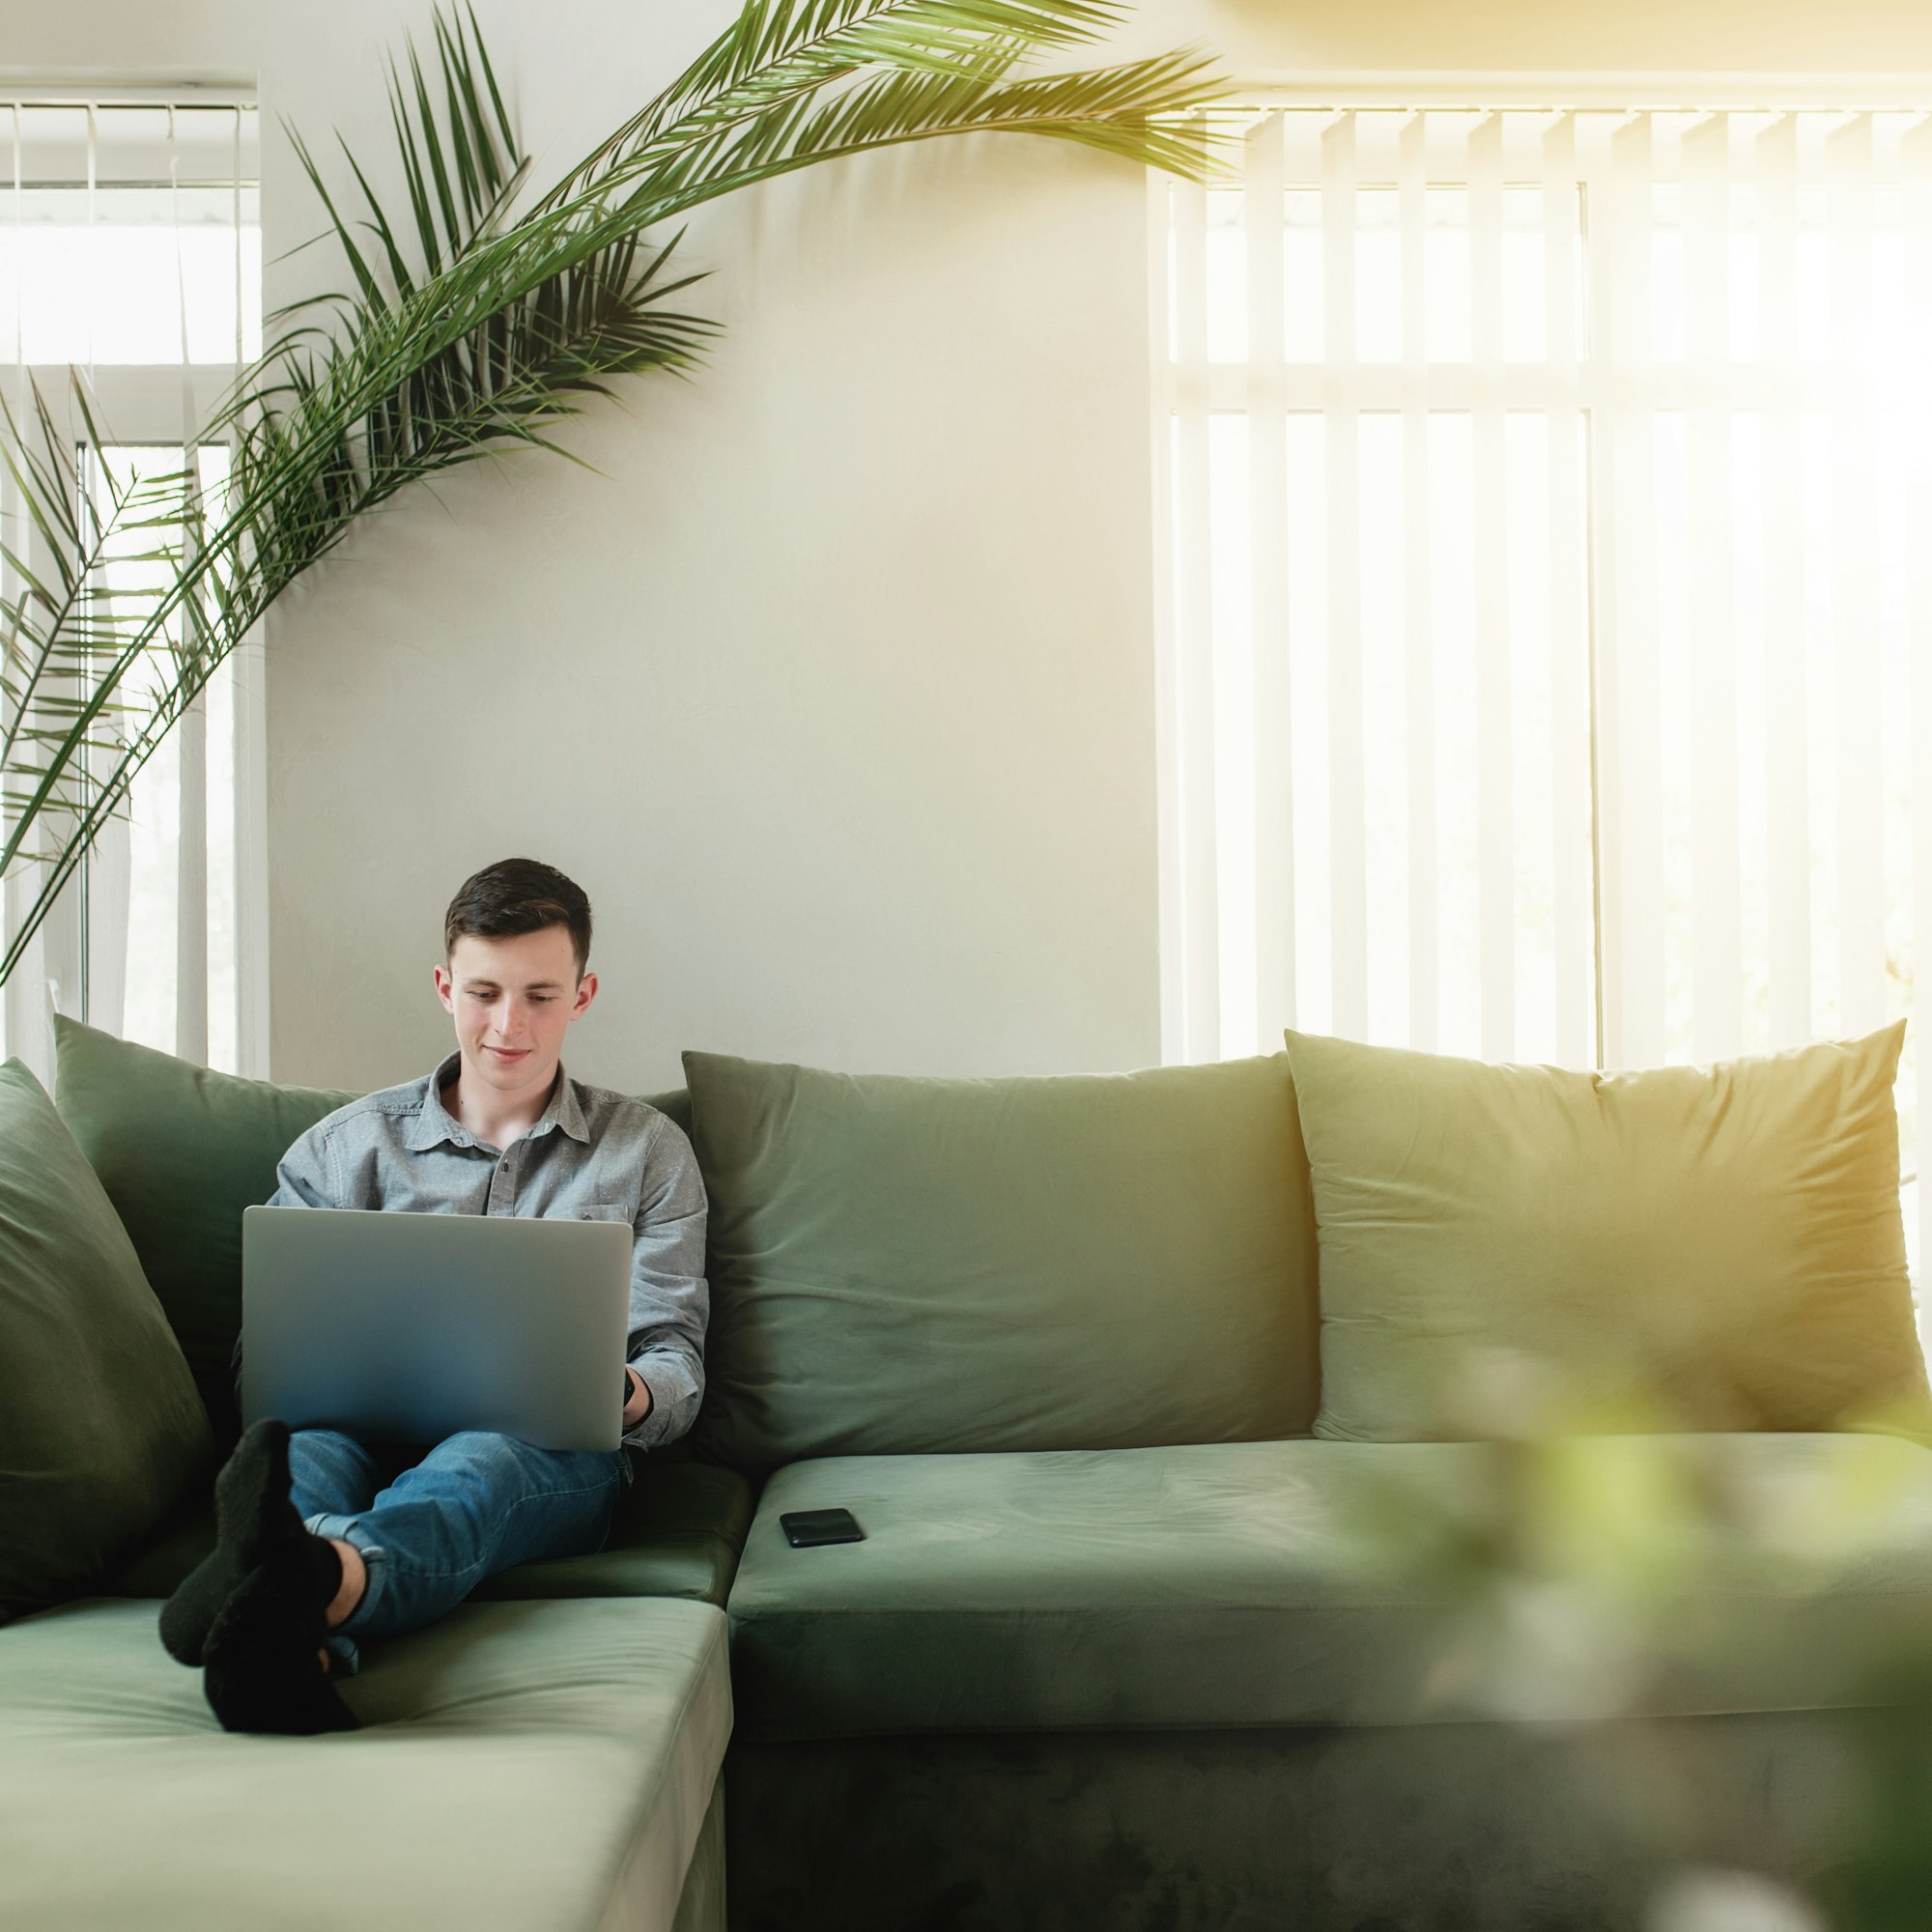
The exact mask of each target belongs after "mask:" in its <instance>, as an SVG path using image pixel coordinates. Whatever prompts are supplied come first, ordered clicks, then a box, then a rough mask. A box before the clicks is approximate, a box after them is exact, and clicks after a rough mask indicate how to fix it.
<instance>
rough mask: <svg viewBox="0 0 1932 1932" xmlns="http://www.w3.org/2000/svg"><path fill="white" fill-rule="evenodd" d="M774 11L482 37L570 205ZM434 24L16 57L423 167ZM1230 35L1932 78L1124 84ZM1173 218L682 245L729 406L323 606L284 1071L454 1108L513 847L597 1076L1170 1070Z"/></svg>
mask: <svg viewBox="0 0 1932 1932" xmlns="http://www.w3.org/2000/svg"><path fill="white" fill-rule="evenodd" d="M25 5H26V0H0V6H4V7H5V8H6V9H7V10H8V11H9V12H11V11H13V10H15V9H22V8H24V7H25ZM729 11H731V9H730V7H729V5H728V4H726V0H674V4H673V0H653V4H639V0H567V4H564V3H563V0H560V4H556V5H554V6H551V7H547V8H545V9H543V10H541V11H539V10H533V9H531V8H529V7H527V6H526V5H524V6H520V5H517V4H514V0H486V3H485V4H484V5H483V6H482V7H481V8H480V12H481V14H482V17H483V20H484V24H485V29H486V32H487V33H488V35H489V37H490V40H491V43H492V46H493V48H494V49H495V50H496V52H497V57H498V60H499V63H500V65H501V67H502V69H503V71H504V73H505V77H506V79H508V81H509V82H510V84H511V88H512V93H513V98H514V99H515V101H516V102H517V104H518V105H519V107H520V110H521V116H522V121H523V126H524V129H525V133H526V139H527V140H529V141H530V143H531V144H532V145H533V146H534V147H535V148H536V150H537V151H538V152H539V154H541V155H543V156H545V157H546V158H547V159H548V160H549V161H550V162H551V163H552V164H553V165H560V164H562V163H563V162H565V161H567V160H568V159H571V158H574V157H575V156H576V155H577V154H578V153H579V152H580V151H582V150H583V149H585V148H587V147H588V146H589V145H590V144H591V143H592V142H593V141H594V140H595V139H596V138H598V137H599V136H601V135H602V134H603V133H604V132H606V131H607V130H608V129H609V128H611V127H612V126H614V125H615V124H616V123H617V122H618V121H619V120H620V119H621V118H622V117H623V116H624V115H625V114H626V113H627V112H628V111H629V110H630V109H632V108H633V107H634V106H635V105H637V104H638V103H639V102H640V101H641V100H642V99H644V98H646V97H647V95H648V94H649V93H650V92H651V91H652V90H653V89H654V88H655V87H656V86H658V85H659V84H661V83H662V81H663V80H664V79H666V78H667V77H668V76H669V75H670V74H671V73H672V72H674V71H677V70H678V69H679V68H681V67H682V66H683V64H684V63H685V61H686V60H687V59H688V58H689V57H690V56H691V54H692V53H693V52H695V51H696V48H697V46H698V45H699V44H701V43H702V42H703V40H705V39H706V38H708V36H709V34H710V33H711V32H713V31H715V30H716V28H717V27H718V26H719V25H721V24H722V23H723V21H724V20H725V17H726V16H727V14H728V13H729ZM157 13H158V14H160V15H161V16H162V17H165V18H167V19H168V21H169V25H170V29H171V32H170V33H169V34H165V35H160V36H157V35H156V31H155V28H154V21H155V18H156V14H157ZM426 18H427V8H426V6H422V7H419V6H417V5H414V4H403V0H341V3H340V4H337V5H334V6H331V7H329V8H327V9H317V8H313V7H310V6H307V5H296V4H294V0H280V4H278V5H276V6H275V7H273V8H271V9H270V10H268V11H266V12H264V13H253V12H251V13H248V14H242V13H241V11H240V10H239V8H237V7H236V6H234V5H233V4H232V0H196V4H194V5H192V6H183V5H181V4H180V0H176V6H175V7H174V9H173V10H172V11H171V10H169V9H160V10H155V9H137V8H134V7H132V6H131V5H130V4H129V0H78V4H76V5H73V6H71V7H69V8H66V9H63V10H58V11H57V10H53V9H47V8H41V7H38V6H36V7H34V8H33V9H32V13H31V18H30V21H29V23H28V25H27V28H26V30H25V31H24V32H23V33H14V32H12V31H11V25H10V31H9V33H8V35H7V37H6V38H5V40H4V42H0V44H4V47H5V54H4V58H5V59H6V60H7V61H8V62H9V64H10V65H14V64H18V65H20V66H24V67H27V68H31V69H33V70H34V71H38V72H43V73H45V72H56V71H72V72H80V71H105V70H106V69H111V68H112V67H113V65H114V63H115V61H116V60H117V59H119V58H120V57H121V56H120V51H119V50H121V49H124V48H125V49H126V60H127V63H128V67H129V68H133V69H138V68H140V67H141V65H142V64H143V63H144V62H145V63H147V64H150V65H154V64H156V63H162V64H168V65H172V66H173V67H174V69H175V70H176V71H183V70H182V63H184V62H185V63H186V64H187V69H188V70H192V69H193V68H194V67H195V66H196V64H197V63H199V64H200V67H201V69H202V71H206V72H208V73H210V74H212V75H219V76H223V77H225V76H227V75H228V74H229V73H231V72H232V71H234V69H235V67H236V65H237V64H238V62H240V63H241V65H243V66H247V65H250V64H252V65H256V66H258V67H259V73H260V85H261V89H262V94H263V98H264V101H265V104H266V105H267V106H268V107H269V108H270V109H271V110H273V111H275V112H278V113H283V114H288V115H291V116H292V117H293V118H294V119H295V120H296V121H297V123H298V125H299V126H300V127H302V128H303V129H304V130H305V131H307V132H308V133H309V134H310V135H311V137H320V136H324V135H326V133H327V130H328V128H330V127H331V126H335V127H339V128H342V129H343V131H344V132H346V133H349V134H350V135H351V136H352V138H355V139H356V140H358V141H359V142H361V143H363V144H365V145H366V146H367V147H368V148H369V150H370V151H371V152H372V153H379V152H380V151H381V147H382V138H383V137H382V133H381V123H382V118H383V112H384V110H383V102H382V96H381V76H380V67H379V62H380V56H381V53H382V51H383V50H384V48H385V47H389V46H393V45H394V44H395V43H396V42H397V40H398V38H399V35H400V33H401V31H402V30H403V29H404V28H405V27H406V26H409V25H415V26H417V27H418V29H420V26H421V24H422V22H423V21H424V20H426ZM251 37H252V38H251ZM1190 38H1198V39H1202V40H1205V41H1207V42H1208V43H1210V44H1212V45H1214V46H1216V47H1217V48H1219V49H1220V50H1221V51H1222V52H1223V53H1224V55H1225V57H1226V58H1227V60H1228V62H1229V64H1230V65H1231V66H1232V67H1234V68H1235V69H1236V71H1242V72H1246V73H1251V74H1256V75H1262V74H1265V75H1267V76H1269V77H1276V78H1279V77H1286V76H1290V75H1293V74H1296V73H1308V72H1318V71H1360V70H1365V69H1383V68H1385V69H1392V70H1401V71H1416V70H1423V69H1431V68H1439V69H1447V70H1456V69H1461V70H1466V71H1479V72H1493V71H1503V70H1509V69H1520V70H1524V71H1584V70H1589V69H1592V68H1598V69H1614V70H1618V71H1633V70H1640V71H1653V72H1657V71H1673V70H1696V71H1732V70H1775V69H1782V70H1785V71H1792V72H1808V71H1817V70H1831V71H1892V70H1896V69H1900V68H1917V69H1920V70H1932V11H1928V10H1925V9H1923V8H1922V7H1919V6H1918V5H1916V4H1915V5H1912V6H1906V5H1902V4H1890V3H1889V0H1850V3H1849V4H1841V5H1833V6H1829V7H1828V6H1825V5H1822V4H1810V3H1809V0H1782V4H1771V5H1757V4H1753V5H1750V6H1748V7H1747V6H1746V5H1745V4H1743V0H1724V4H1721V5H1718V4H1701V5H1684V4H1670V0H1626V4H1621V5H1618V6H1614V7H1613V6H1611V5H1609V4H1607V0H1605V4H1595V5H1589V6H1582V5H1573V6H1565V7H1549V6H1548V5H1547V4H1546V0H1486V4H1480V5H1476V4H1469V5H1459V6H1456V7H1453V8H1451V7H1443V6H1441V5H1439V4H1435V0H1400V4H1392V3H1391V0H1382V4H1364V0H1311V4H1308V5H1305V6H1296V7H1293V8H1291V7H1288V6H1285V5H1282V4H1280V0H1151V4H1149V5H1147V6H1145V7H1144V8H1143V9H1142V12H1141V15H1140V17H1139V18H1138V19H1137V20H1136V21H1135V22H1134V23H1133V25H1132V28H1131V30H1130V33H1129V35H1128V36H1127V37H1126V38H1125V39H1124V40H1123V42H1122V45H1123V46H1126V47H1131V48H1132V49H1133V50H1136V51H1141V50H1147V49H1149V48H1151V47H1152V46H1155V45H1162V44H1168V43H1175V42H1179V41H1182V40H1186V39H1190ZM268 166H269V176H268V192H267V193H266V195H265V205H266V208H267V211H268V213H267V219H268V222H269V228H270V234H269V252H270V254H271V255H272V254H273V253H274V252H276V251H277V249H279V248H282V247H286V246H287V245H289V244H290V243H291V242H293V241H297V240H299V239H301V237H302V236H304V235H305V234H307V233H308V232H309V231H310V229H311V227H312V225H313V224H312V220H311V217H310V214H309V213H308V210H307V206H306V204H305V202H304V200H303V198H302V195H303V191H302V190H301V189H300V187H299V185H298V182H297V181H296V180H295V178H294V176H293V171H292V166H291V161H290V157H289V156H288V155H287V153H286V152H285V151H281V150H271V152H270V158H269V163H268ZM1144 211H1145V197H1144V190H1143V186H1142V184H1141V182H1140V181H1139V180H1138V179H1137V178H1136V176H1135V175H1134V173H1133V171H1132V170H1131V169H1128V168H1126V167H1124V166H1116V165H1114V164H1111V163H1108V162H1106V161H1104V160H1100V159H1098V158H1094V157H1090V156H1082V155H1080V154H1078V153H1075V152H1072V151H1063V150H1059V149H1055V148H1050V147H1047V146H1045V145H1042V144H1037V143H1021V142H1006V143H995V142H985V141H976V142H972V143H961V144H952V145H948V146H933V147H928V148H925V149H923V150H918V151H912V152H909V153H907V154H904V155H902V156H892V157H882V158H880V159H878V160H875V161H867V162H866V163H864V164H861V165H854V166H848V167H843V168H839V169H827V170H816V171H813V172H811V173H810V174H807V175H805V176H802V177H800V178H798V179H797V180H795V181H793V182H790V183H787V184H783V185H779V186H776V187H774V188H771V189H768V190H762V191H759V193H757V194H756V195H754V196H753V197H748V198H745V199H743V200H741V201H740V202H738V203H735V204H731V205H728V206H725V207H722V208H720V209H718V210H716V211H714V212H712V213H709V214H707V215H706V216H704V217H703V218H701V219H700V220H698V221H696V222H694V224H693V227H692V231H691V234H690V237H689V238H688V241H687V244H686V246H687V250H688V253H689V255H690V257H691V260H692V261H693V262H694V263H696V264H701V265H703V266H707V267H710V268H713V269H714V270H716V273H715V275H714V277H713V279H712V280H711V281H709V282H707V283H706V284H704V285H702V286H701V287H700V288H699V289H698V290H697V291H696V292H695V296H694V299H695V301H696V303H697V304H700V305H702V306H703V307H705V308H706V309H707V311H708V312H710V313H713V314H715V315H717V316H719V317H721V318H722V319H723V320H724V321H725V322H726V324H727V325H728V331H727V333H726V335H725V338H724V340H723V342H722V344H721V345H720V347H719V349H718V350H717V352H716V354H715V356H714V359H713V363H712V366H711V367H710V368H709V369H708V370H707V371H705V372H703V373H702V374H701V375H700V376H699V377H698V378H697V379H696V382H695V383H694V384H690V385H688V386H687V385H682V384H675V383H672V382H668V381H666V380H664V379H661V378H658V379H643V380H640V381H639V382H637V383H636V384H633V385H632V386H631V388H630V390H629V395H628V407H627V408H625V409H621V410H619V409H611V408H608V407H604V406H597V407H595V408H593V410H592V411H591V412H590V414H589V416H588V418H587V419H586V421H585V422H584V423H582V425H581V426H580V427H579V428H578V429H577V430H576V431H574V432H573V436H572V440H573V444H574V447H576V448H577V449H578V451H579V452H580V453H581V454H582V455H583V456H584V457H585V458H586V459H587V460H588V461H589V462H590V463H592V464H594V465H595V466H596V468H597V469H598V470H599V471H601V474H589V473H586V472H584V471H582V470H580V469H574V468H572V467H571V466H569V465H566V464H564V463H562V462H560V461H558V460H554V459H550V458H546V457H543V456H541V455H538V456H527V455H526V456H519V457H516V458H513V459H511V460H510V461H508V462H506V463H505V464H503V465H501V466H499V467H497V468H496V469H478V470H472V471H470V472H468V473H466V474H462V475H459V476H456V477H453V478H451V479H450V480H448V481H447V482H446V483H444V484H443V485H441V486H440V488H439V489H438V491H437V492H436V494H435V496H434V497H430V496H428V495H423V496H420V497H417V498H415V499H413V500H411V501H406V502H401V503H399V504H398V505H397V506H396V507H395V508H394V509H393V510H391V511H389V512H386V513H384V515H382V516H380V517H379V518H376V519H373V520H372V521H371V522H370V523H369V524H368V526H366V527H365V528H363V529H362V530H360V531H358V532H357V533H356V534H355V536H354V537H353V538H352V539H351V540H350V541H349V542H348V543H347V544H346V545H345V546H344V548H343V549H342V551H341V552H340V553H338V554H337V556H336V557H335V558H333V559H331V560H330V561H329V562H328V563H327V565H325V566H324V567H323V568H322V569H320V570H319V571H317V572H316V573H314V574H313V576H312V577H311V578H310V580H309V581H308V582H306V583H305V584H304V585H303V586H302V587H301V588H299V589H298V591H297V592H296V593H294V594H292V595H291V596H290V597H289V598H288V599H286V600H285V602H284V604H283V605H282V606H281V607H280V608H279V609H278V611H276V612H275V613H274V618H273V621H272V626H271V679H270V760H271V772H270V811H271V824H270V838H271V849H272V853H273V901H272V923H273V947H274V981H273V1006H274V1070H275V1073H276V1075H277V1076H278V1077H280V1078H284V1079H292V1080H315V1081H323V1082H328V1083H331V1084H337V1083H339V1084H343V1085H374V1084H378V1083H382V1082H387V1081H392V1080H399V1079H403V1078H406V1077H408V1076H409V1075H411V1074H412V1073H414V1072H417V1071H419V1070H421V1068H422V1067H423V1066H424V1065H427V1064H428V1062H429V1060H430V1059H431V1057H432V1056H433V1055H435V1054H436V1053H437V1052H439V1051H440V1048H441V1045H442V1042H443V1040H444V1038H445V1022H444V1021H443V1018H442V1015H441V1013H440V1009H438V1008H437V1007H436V1006H435V1004H434V1002H433V999H432V997H431V994H430V991H429V983H428V976H429V969H430V966H431V964H432V963H433V961H434V960H435V958H436V956H437V953H438V947H439V923H440V911H441V907H442V905H443V903H444V901H445V900H446V898H447V896H448V895H449V893H450V892H451V891H452V890H453V888H454V887H455V885H456V884H457V883H458V881H459V880H460V879H461V878H462V877H463V876H464V874H465V873H466V872H467V871H468V870H469V869H470V868H471V867H474V866H476V865H479V864H481V863H483V862H485V861H487V860H489V859H492V858H495V857H497V856H501V855H502V854H505V853H507V852H511V851H523V852H530V853H534V854H537V855H539V856H542V857H545V858H548V859H551V860H552V861H554V863H556V864H558V865H561V866H563V867H565V868H566V869H568V870H570V871H571V872H572V873H573V874H575V875H576V876H577V877H578V878H579V879H580V880H582V883H583V884H584V885H585V886H586V887H587V888H588V889H589V891H590V892H591V894H592V896H593V898H594V900H595V901H596V904H597V907H598V914H599V922H600V925H599V940H598V945H597V964H598V967H599V969H600V971H601V973H602V975H603V978H604V983H605V991H604V995H603V998H602V999H601V1000H600V1003H599V1007H598V1009H597V1010H596V1011H595V1012H594V1013H593V1015H592V1016H591V1018H590V1019H589V1020H588V1021H586V1022H585V1026H584V1030H583V1033H582V1037H581V1043H580V1044H579V1046H578V1048H577V1050H576V1051H575V1053H574V1055H573V1063H574V1065H577V1066H578V1067H579V1068H580V1069H581V1070H582V1072H584V1073H585V1074H586V1075H589V1076H590V1077H595V1078H599V1079H603V1080H607V1081H609V1082H611V1083H612V1084H616V1085H620V1086H627V1087H632V1088H648V1087H655V1086H661V1085H668V1084H671V1083H673V1082H675V1081H676V1080H677V1079H678V1077H679V1075H678V1071H677V1059H676V1056H677V1050H678V1049H679V1048H680V1047H681V1046H687V1045H690V1046H703V1047H709V1048H713V1049H718V1050H724V1051H730V1052H741V1053H747V1054H753V1055H759V1056H768V1057H774V1058H796V1059H801V1060H806V1061H810V1062H816V1063H818V1064H820V1065H834V1066H841V1067H848V1068H853V1069H861V1068H864V1069H875V1070H889V1071H890V1070H903V1071H914V1070H923V1071H936V1072H998V1071H1018V1070H1042V1071H1043V1070H1054V1069H1064V1068H1080V1067H1086V1068H1103V1067H1122V1066H1131V1065H1146V1064H1149V1063H1151V1062H1152V1061H1153V1060H1155V1059H1156V1058H1157V1057H1158V1051H1159V1033H1158V1019H1157V984H1158V962H1157V957H1156V950H1155V913H1156V876H1155V864H1154V850H1153V830H1154V795H1153V708H1152V691H1151V669H1152V666H1151V651H1152V628H1151V611H1150V576H1149V557H1148V548H1149V543H1150V540H1151V509H1150V490H1149V481H1148V477H1149V469H1148V449H1147V410H1146V370H1147V332H1146V311H1145V300H1144V295H1143V279H1144V271H1145V250H1146V241H1145V232H1144V219H1145V214H1144ZM309 259H311V260H312V259H313V258H312V257H311V258H309ZM289 272H290V271H289V270H283V271H282V273H283V280H282V282H281V285H280V286H281V292H282V293H284V294H286V293H287V292H288V291H289V289H290V288H291V287H292V286H293V285H292V284H291V283H289V282H288V281H287V279H286V277H287V275H288V273H289ZM273 293H275V285H274V284H272V283H271V294H273Z"/></svg>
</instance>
